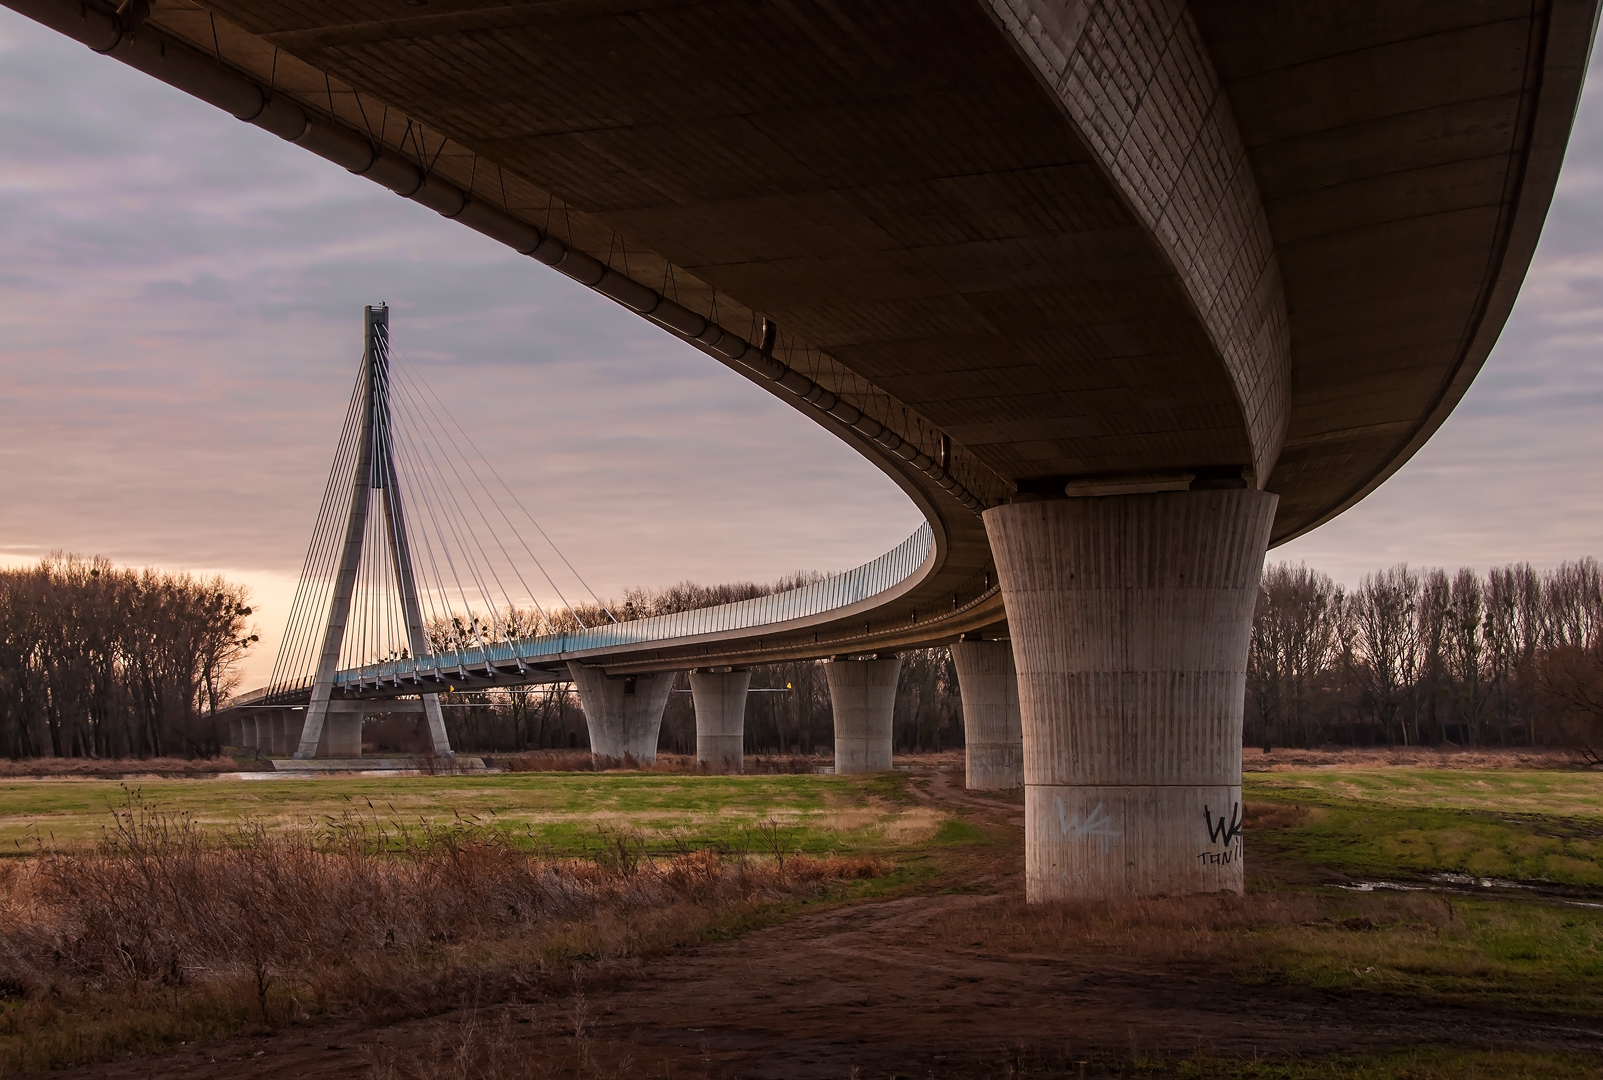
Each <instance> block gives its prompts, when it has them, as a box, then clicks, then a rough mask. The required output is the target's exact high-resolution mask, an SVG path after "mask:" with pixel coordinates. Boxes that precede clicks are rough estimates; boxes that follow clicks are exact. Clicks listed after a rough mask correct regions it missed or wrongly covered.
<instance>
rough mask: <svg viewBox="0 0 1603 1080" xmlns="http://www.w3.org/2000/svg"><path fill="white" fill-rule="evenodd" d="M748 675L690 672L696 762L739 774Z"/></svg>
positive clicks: (734, 672) (743, 737)
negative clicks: (694, 712)
mask: <svg viewBox="0 0 1603 1080" xmlns="http://www.w3.org/2000/svg"><path fill="white" fill-rule="evenodd" d="M750 687H751V672H750V671H747V670H745V669H736V670H734V671H692V672H691V673H690V696H691V698H692V700H693V701H694V703H695V706H696V760H697V761H702V762H706V763H707V764H708V765H716V766H719V767H722V768H728V769H733V770H734V771H735V772H739V771H740V770H741V767H742V762H743V760H744V748H745V743H746V691H747V690H748V689H750Z"/></svg>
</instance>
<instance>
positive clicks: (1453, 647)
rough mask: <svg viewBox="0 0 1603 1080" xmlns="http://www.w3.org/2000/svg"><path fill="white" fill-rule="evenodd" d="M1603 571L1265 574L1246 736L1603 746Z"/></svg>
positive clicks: (1299, 741) (1574, 567) (1577, 565)
mask: <svg viewBox="0 0 1603 1080" xmlns="http://www.w3.org/2000/svg"><path fill="white" fill-rule="evenodd" d="M1600 735H1603V571H1600V568H1599V566H1598V563H1597V560H1596V559H1590V558H1588V559H1583V560H1581V561H1579V562H1574V563H1565V564H1563V565H1562V566H1559V567H1557V568H1556V569H1552V570H1548V571H1543V572H1539V571H1537V570H1536V569H1535V568H1533V567H1532V566H1531V565H1530V564H1528V563H1516V564H1513V565H1510V566H1504V567H1501V568H1498V569H1494V570H1492V571H1490V572H1489V573H1488V574H1486V575H1485V576H1481V575H1480V574H1477V573H1476V572H1475V571H1473V570H1470V569H1461V570H1459V571H1457V572H1456V573H1454V574H1451V575H1449V574H1448V573H1447V572H1446V571H1445V570H1441V569H1429V570H1414V569H1411V568H1410V567H1408V566H1407V565H1400V566H1395V567H1392V568H1391V569H1390V570H1384V571H1381V572H1379V573H1376V574H1371V575H1369V576H1367V577H1365V578H1364V579H1363V581H1362V582H1361V583H1360V584H1359V585H1358V587H1357V588H1355V589H1353V590H1352V591H1350V592H1349V591H1348V590H1346V589H1345V588H1343V587H1342V586H1340V585H1337V584H1336V583H1334V582H1333V581H1332V580H1331V579H1330V578H1329V577H1328V576H1327V575H1325V574H1321V573H1319V572H1318V571H1315V570H1310V569H1309V568H1307V567H1306V566H1292V565H1290V564H1287V563H1280V564H1276V565H1272V566H1269V567H1267V568H1266V569H1265V571H1264V577H1263V587H1262V589H1261V591H1260V594H1259V600H1258V609H1257V614H1256V617H1255V619H1254V621H1253V631H1252V648H1251V653H1250V656H1249V660H1248V668H1247V701H1246V729H1245V740H1246V741H1247V742H1248V743H1249V744H1256V745H1261V746H1263V747H1265V748H1266V749H1267V748H1270V747H1272V746H1282V745H1283V746H1314V745H1319V744H1322V743H1342V744H1357V745H1373V744H1388V745H1430V744H1441V743H1457V744H1461V745H1476V746H1481V745H1500V746H1524V745H1534V744H1543V743H1545V744H1561V745H1570V746H1586V747H1590V746H1599V745H1600V743H1603V740H1600Z"/></svg>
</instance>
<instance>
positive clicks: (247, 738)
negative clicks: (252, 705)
mask: <svg viewBox="0 0 1603 1080" xmlns="http://www.w3.org/2000/svg"><path fill="white" fill-rule="evenodd" d="M260 711H261V710H259V709H252V710H251V711H250V712H247V713H246V714H245V716H244V718H243V719H241V720H240V722H239V745H240V746H241V747H243V748H244V749H246V750H255V749H256V731H257V728H258V724H259V719H260V717H259V715H258V714H259V713H260Z"/></svg>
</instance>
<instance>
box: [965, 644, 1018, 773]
mask: <svg viewBox="0 0 1603 1080" xmlns="http://www.w3.org/2000/svg"><path fill="white" fill-rule="evenodd" d="M951 651H952V663H953V665H954V666H955V667H956V668H957V687H958V692H959V694H961V696H962V698H963V746H964V764H965V769H964V774H965V776H966V779H965V781H964V786H965V787H968V788H970V789H973V790H977V791H1007V790H1010V789H1012V788H1019V787H1023V786H1024V730H1023V726H1022V721H1021V720H1020V719H1019V679H1018V672H1017V670H1016V669H1015V668H1014V666H1013V646H1012V644H1011V643H1010V642H1006V641H960V642H958V643H956V644H954V645H952V646H951Z"/></svg>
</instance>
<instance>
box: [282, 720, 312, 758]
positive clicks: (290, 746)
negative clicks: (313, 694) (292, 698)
mask: <svg viewBox="0 0 1603 1080" xmlns="http://www.w3.org/2000/svg"><path fill="white" fill-rule="evenodd" d="M279 715H280V716H281V717H283V718H284V741H283V742H282V743H281V744H280V745H281V746H282V747H283V749H282V750H280V751H279V752H280V753H282V754H284V755H285V756H289V755H291V754H294V753H295V751H296V749H297V748H299V746H300V745H301V729H302V728H303V727H305V726H306V710H305V709H285V710H284V711H283V712H281V713H279Z"/></svg>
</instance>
